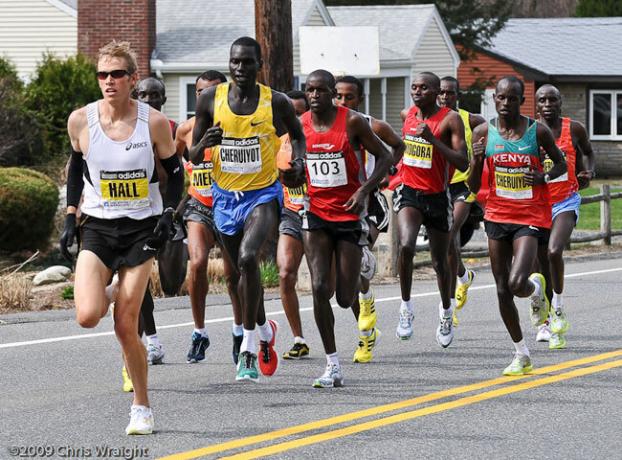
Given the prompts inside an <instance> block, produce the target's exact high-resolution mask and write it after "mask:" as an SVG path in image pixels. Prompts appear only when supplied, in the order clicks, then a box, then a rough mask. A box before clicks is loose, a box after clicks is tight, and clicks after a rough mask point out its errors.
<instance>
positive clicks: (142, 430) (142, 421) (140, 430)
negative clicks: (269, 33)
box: [125, 406, 153, 435]
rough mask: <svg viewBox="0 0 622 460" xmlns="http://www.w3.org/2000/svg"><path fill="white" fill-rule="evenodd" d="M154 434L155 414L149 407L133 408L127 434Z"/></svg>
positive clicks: (126, 430)
mask: <svg viewBox="0 0 622 460" xmlns="http://www.w3.org/2000/svg"><path fill="white" fill-rule="evenodd" d="M151 433H153V413H152V412H151V409H150V408H149V407H145V406H132V410H131V412H130V423H129V425H128V426H127V428H126V429H125V434H127V435H132V434H151Z"/></svg>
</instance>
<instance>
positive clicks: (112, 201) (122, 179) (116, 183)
mask: <svg viewBox="0 0 622 460" xmlns="http://www.w3.org/2000/svg"><path fill="white" fill-rule="evenodd" d="M99 185H100V191H101V195H102V199H103V202H104V206H105V207H107V208H114V209H141V208H146V207H148V206H149V179H148V178H147V171H145V170H144V169H134V170H131V171H101V172H100V174H99Z"/></svg>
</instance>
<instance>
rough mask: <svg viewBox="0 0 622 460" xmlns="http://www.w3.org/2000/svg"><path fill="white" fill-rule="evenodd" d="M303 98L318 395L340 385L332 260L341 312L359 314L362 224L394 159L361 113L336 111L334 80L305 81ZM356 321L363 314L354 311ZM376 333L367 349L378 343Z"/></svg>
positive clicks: (324, 75) (315, 76) (323, 75)
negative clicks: (371, 160) (320, 359)
mask: <svg viewBox="0 0 622 460" xmlns="http://www.w3.org/2000/svg"><path fill="white" fill-rule="evenodd" d="M305 94H306V96H307V100H308V101H309V105H310V107H311V111H310V112H307V113H305V114H304V115H303V116H302V118H301V121H302V126H303V129H304V133H305V138H306V143H307V153H306V171H307V194H308V201H307V203H306V205H305V209H306V213H305V216H304V217H303V230H305V231H304V232H303V242H304V249H305V256H306V257H307V262H308V264H309V270H310V272H311V284H312V289H313V310H314V314H315V321H316V323H317V326H318V329H319V331H320V336H321V337H322V343H323V345H324V351H325V352H326V360H327V365H326V370H325V372H324V374H323V375H322V376H321V377H319V378H318V379H316V380H315V381H314V382H313V386H314V387H316V388H324V387H334V386H341V385H343V374H342V372H341V367H340V365H339V359H338V357H337V349H336V346H335V332H334V322H335V318H334V316H333V311H332V308H331V306H330V298H331V297H332V289H331V284H332V283H330V277H331V265H332V261H333V257H334V258H335V267H336V269H335V271H336V283H335V284H336V287H335V291H336V298H337V303H338V304H339V306H341V307H342V308H350V307H352V308H353V310H356V306H357V303H356V295H357V293H358V287H359V275H360V266H361V245H363V244H366V237H367V235H366V233H367V232H366V223H365V220H364V218H363V213H364V211H365V202H366V200H367V197H368V195H369V193H370V192H371V191H372V190H373V189H374V188H375V187H376V186H377V185H378V184H379V183H380V181H381V180H382V179H383V178H384V177H385V176H386V174H387V172H388V170H389V167H390V165H391V155H390V154H389V152H388V150H387V149H386V148H385V147H384V146H383V145H382V142H380V140H379V139H378V138H377V137H376V136H375V135H374V134H373V132H372V130H371V128H370V126H369V123H368V122H367V121H366V120H365V119H364V118H363V117H361V116H360V115H359V114H357V113H356V112H354V111H352V110H349V109H347V108H345V107H336V106H334V105H333V98H334V96H335V78H334V77H333V75H332V74H331V73H329V72H327V71H325V70H316V71H314V72H312V73H311V74H310V75H309V77H308V78H307V82H306V86H305ZM358 145H362V146H363V147H364V148H365V150H366V151H367V152H369V153H370V154H371V155H374V157H375V158H376V167H375V168H374V171H373V174H371V176H370V177H369V178H368V179H367V180H366V181H365V179H364V175H363V174H364V172H363V163H362V158H360V157H358V156H357V154H356V151H355V147H354V146H358ZM354 313H355V316H356V317H357V318H358V311H354ZM376 336H377V333H376V330H375V329H374V330H373V331H371V334H370V336H369V342H371V343H372V345H373V343H375V340H376Z"/></svg>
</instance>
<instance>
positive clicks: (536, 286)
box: [529, 279, 541, 296]
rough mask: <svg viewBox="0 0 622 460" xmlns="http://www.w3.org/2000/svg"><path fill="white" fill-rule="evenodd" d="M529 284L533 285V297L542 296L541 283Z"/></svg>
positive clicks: (532, 282) (533, 282)
mask: <svg viewBox="0 0 622 460" xmlns="http://www.w3.org/2000/svg"><path fill="white" fill-rule="evenodd" d="M529 282H530V283H531V285H532V286H533V292H532V293H531V295H537V296H539V295H540V291H541V289H540V283H536V282H535V281H534V280H531V279H530V280H529Z"/></svg>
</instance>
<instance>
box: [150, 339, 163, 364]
mask: <svg viewBox="0 0 622 460" xmlns="http://www.w3.org/2000/svg"><path fill="white" fill-rule="evenodd" d="M163 360H164V347H163V346H162V345H161V344H160V345H154V344H153V343H150V344H149V345H147V362H148V363H149V364H162V361H163Z"/></svg>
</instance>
